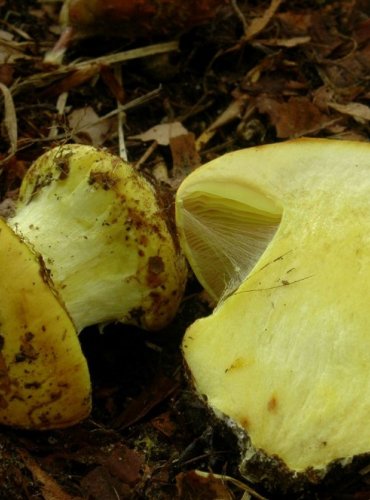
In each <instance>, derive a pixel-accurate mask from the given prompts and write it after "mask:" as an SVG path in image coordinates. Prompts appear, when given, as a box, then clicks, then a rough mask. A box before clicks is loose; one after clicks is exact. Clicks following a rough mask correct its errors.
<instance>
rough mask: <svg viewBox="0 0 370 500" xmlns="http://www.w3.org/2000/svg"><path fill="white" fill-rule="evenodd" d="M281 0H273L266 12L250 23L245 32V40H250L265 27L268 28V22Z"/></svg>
mask: <svg viewBox="0 0 370 500" xmlns="http://www.w3.org/2000/svg"><path fill="white" fill-rule="evenodd" d="M281 1H282V0H272V2H271V4H270V6H269V8H268V9H266V11H265V12H264V14H263V15H262V16H261V17H257V18H256V19H254V20H253V21H252V22H251V23H250V25H249V27H248V28H247V31H246V32H245V34H244V39H245V40H250V39H251V38H253V37H255V36H256V35H258V33H260V32H261V31H262V30H263V29H264V28H266V26H267V24H268V23H269V22H270V20H271V18H272V17H273V15H274V14H275V12H276V11H277V9H278V8H279V6H280V4H281Z"/></svg>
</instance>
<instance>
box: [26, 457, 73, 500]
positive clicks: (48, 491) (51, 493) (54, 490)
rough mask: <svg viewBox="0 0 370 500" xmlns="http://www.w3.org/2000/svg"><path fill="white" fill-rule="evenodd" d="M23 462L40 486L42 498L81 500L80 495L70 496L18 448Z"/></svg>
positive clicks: (49, 499) (48, 499) (50, 499)
mask: <svg viewBox="0 0 370 500" xmlns="http://www.w3.org/2000/svg"><path fill="white" fill-rule="evenodd" d="M20 454H21V456H22V459H23V462H24V464H25V466H26V467H27V469H28V470H29V471H30V472H31V474H32V476H33V478H34V480H35V482H37V483H38V484H39V486H40V489H41V492H42V496H43V498H44V500H82V498H81V497H77V496H71V495H69V494H68V493H66V492H65V491H64V490H62V488H61V487H60V486H59V484H58V483H57V482H56V481H55V480H54V479H53V478H52V477H51V476H50V475H49V474H47V472H45V471H44V470H43V469H41V467H40V466H39V465H38V464H37V462H36V461H35V460H34V459H33V458H32V457H31V455H29V454H28V453H27V452H26V451H25V450H20Z"/></svg>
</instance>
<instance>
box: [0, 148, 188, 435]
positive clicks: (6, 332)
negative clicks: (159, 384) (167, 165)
mask: <svg viewBox="0 0 370 500" xmlns="http://www.w3.org/2000/svg"><path fill="white" fill-rule="evenodd" d="M167 211H168V207H164V206H162V204H161V202H160V200H159V199H158V198H157V194H156V192H155V190H154V188H153V187H152V186H151V184H149V182H148V181H146V180H145V179H144V178H143V177H142V176H141V175H139V174H138V173H137V172H136V171H135V170H134V169H133V168H132V167H131V166H129V165H128V164H126V163H125V162H123V161H122V160H120V159H119V158H117V157H115V156H113V155H110V154H109V153H107V152H104V151H99V150H96V149H95V148H92V147H90V146H82V145H66V146H62V147H57V148H54V149H52V150H51V151H49V152H47V153H45V154H44V155H42V156H41V157H40V158H39V159H38V160H37V161H36V162H35V163H34V164H33V165H32V166H31V168H30V169H29V171H28V172H27V174H26V176H25V177H24V180H23V182H22V186H21V190H20V197H19V202H18V205H17V209H16V214H15V216H14V217H12V218H11V219H9V220H8V221H6V222H5V221H4V220H2V219H0V283H1V303H0V423H2V424H8V425H13V426H17V427H25V428H36V429H48V428H57V427H66V426H69V425H72V424H74V423H76V422H78V421H80V420H81V419H83V418H85V417H86V416H87V415H88V414H89V411H90V407H91V401H90V378H89V373H88V368H87V364H86V360H85V358H84V356H83V354H82V351H81V347H80V345H79V341H78V335H77V333H78V332H80V331H81V330H82V329H83V328H85V327H86V326H89V325H93V324H99V323H107V322H113V321H118V322H124V323H127V324H133V325H137V326H139V327H142V328H144V329H148V330H157V329H160V328H163V327H164V326H166V325H167V324H168V323H169V322H170V321H171V320H172V318H173V316H174V315H175V313H176V311H177V308H178V305H179V302H180V300H181V297H182V293H183V289H184V286H185V281H186V264H185V260H184V257H183V256H182V254H181V253H180V251H179V248H178V245H177V243H176V239H175V238H174V235H173V232H172V231H171V230H170V224H169V215H168V213H167Z"/></svg>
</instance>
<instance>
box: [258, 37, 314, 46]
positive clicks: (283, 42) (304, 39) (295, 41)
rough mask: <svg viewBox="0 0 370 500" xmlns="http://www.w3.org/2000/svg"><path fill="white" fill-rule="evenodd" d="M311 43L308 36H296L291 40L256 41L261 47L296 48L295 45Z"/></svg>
mask: <svg viewBox="0 0 370 500" xmlns="http://www.w3.org/2000/svg"><path fill="white" fill-rule="evenodd" d="M310 41H311V37H310V36H296V37H293V38H271V39H268V40H261V39H258V43H260V44H261V45H267V46H271V47H287V48H291V47H296V46H297V45H304V44H305V43H309V42H310Z"/></svg>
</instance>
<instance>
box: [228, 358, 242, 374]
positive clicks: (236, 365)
mask: <svg viewBox="0 0 370 500" xmlns="http://www.w3.org/2000/svg"><path fill="white" fill-rule="evenodd" d="M244 365H245V360H244V359H243V358H236V359H235V360H234V361H233V362H232V363H231V365H230V366H229V367H228V368H226V370H225V373H228V372H230V371H231V370H237V369H238V368H243V366H244Z"/></svg>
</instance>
